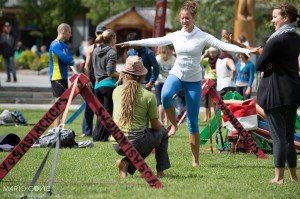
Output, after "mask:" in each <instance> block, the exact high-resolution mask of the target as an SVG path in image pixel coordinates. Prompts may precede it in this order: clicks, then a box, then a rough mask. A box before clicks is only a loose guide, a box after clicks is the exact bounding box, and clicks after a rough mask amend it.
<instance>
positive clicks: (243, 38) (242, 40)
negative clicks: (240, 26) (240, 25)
mask: <svg viewBox="0 0 300 199" xmlns="http://www.w3.org/2000/svg"><path fill="white" fill-rule="evenodd" d="M238 41H239V42H240V43H242V44H244V45H245V46H247V47H249V46H250V43H249V41H248V40H247V36H246V33H241V34H240V35H239V40H238Z"/></svg>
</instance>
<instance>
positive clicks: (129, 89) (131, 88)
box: [118, 72, 144, 129]
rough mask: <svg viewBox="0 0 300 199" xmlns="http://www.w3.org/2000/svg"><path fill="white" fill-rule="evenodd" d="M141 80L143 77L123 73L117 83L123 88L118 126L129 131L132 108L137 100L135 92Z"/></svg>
mask: <svg viewBox="0 0 300 199" xmlns="http://www.w3.org/2000/svg"><path fill="white" fill-rule="evenodd" d="M143 78H144V76H137V75H132V74H129V73H124V72H122V73H121V74H120V76H119V80H118V82H122V83H123V85H124V88H123V92H122V104H121V105H122V111H121V116H120V119H119V121H118V125H120V126H126V127H127V128H129V129H130V128H131V125H132V119H133V113H134V107H135V103H136V100H137V91H138V89H139V86H140V82H141V81H142V79H143Z"/></svg>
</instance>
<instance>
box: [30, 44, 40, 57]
mask: <svg viewBox="0 0 300 199" xmlns="http://www.w3.org/2000/svg"><path fill="white" fill-rule="evenodd" d="M30 50H31V52H33V53H34V54H36V55H39V50H38V47H37V45H33V46H32V47H31V49H30Z"/></svg>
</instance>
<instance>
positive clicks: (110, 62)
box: [86, 29, 119, 141]
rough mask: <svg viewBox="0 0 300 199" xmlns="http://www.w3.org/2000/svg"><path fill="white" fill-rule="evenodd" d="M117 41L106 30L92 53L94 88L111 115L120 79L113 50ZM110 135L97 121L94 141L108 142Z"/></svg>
mask: <svg viewBox="0 0 300 199" xmlns="http://www.w3.org/2000/svg"><path fill="white" fill-rule="evenodd" d="M116 39H117V36H116V33H115V32H114V31H113V30H111V29H107V30H105V31H104V32H103V33H102V34H100V35H98V36H97V38H96V40H95V42H96V43H98V44H99V46H97V47H96V48H95V50H94V51H93V53H92V64H93V69H94V75H95V79H96V83H95V88H94V89H95V95H96V97H97V98H98V100H99V101H100V103H101V104H102V105H103V107H104V108H105V109H106V111H107V112H108V113H109V114H110V115H112V113H113V100H112V93H113V91H114V89H115V87H116V82H117V79H118V77H119V73H118V72H117V71H116V65H117V52H116V51H115V49H113V46H115V44H116ZM86 72H89V71H86ZM87 74H88V73H87ZM109 135H110V133H109V132H108V131H107V130H106V128H105V127H104V126H103V125H102V123H101V122H100V121H99V120H97V122H96V127H95V129H94V132H93V140H94V141H108V137H109Z"/></svg>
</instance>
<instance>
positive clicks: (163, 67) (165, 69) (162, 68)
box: [155, 46, 176, 125]
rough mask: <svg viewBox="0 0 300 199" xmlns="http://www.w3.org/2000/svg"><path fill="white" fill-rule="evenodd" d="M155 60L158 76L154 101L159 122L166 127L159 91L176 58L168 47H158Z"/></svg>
mask: <svg viewBox="0 0 300 199" xmlns="http://www.w3.org/2000/svg"><path fill="white" fill-rule="evenodd" d="M156 60H157V63H158V65H159V75H158V78H157V81H156V83H155V94H156V100H157V104H158V115H159V119H160V121H161V122H162V123H163V124H164V125H167V123H168V118H167V115H166V112H165V110H164V108H163V107H162V104H161V90H162V87H163V85H164V83H165V81H166V79H167V77H168V75H169V71H170V70H171V68H172V67H173V65H174V63H175V60H176V58H175V57H174V56H173V54H172V51H171V49H170V48H169V46H160V47H158V48H157V56H156Z"/></svg>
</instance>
